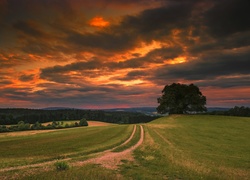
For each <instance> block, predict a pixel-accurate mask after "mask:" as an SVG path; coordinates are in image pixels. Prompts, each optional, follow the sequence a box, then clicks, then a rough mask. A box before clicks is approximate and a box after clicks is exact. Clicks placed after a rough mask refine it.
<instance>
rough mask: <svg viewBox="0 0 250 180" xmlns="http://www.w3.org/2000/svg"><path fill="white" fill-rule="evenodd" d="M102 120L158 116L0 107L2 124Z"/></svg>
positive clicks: (134, 120)
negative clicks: (83, 119)
mask: <svg viewBox="0 0 250 180" xmlns="http://www.w3.org/2000/svg"><path fill="white" fill-rule="evenodd" d="M82 118H85V119H87V120H94V121H102V122H109V123H120V124H132V123H146V122H150V121H152V120H154V119H156V118H158V117H157V116H148V115H145V114H143V113H137V112H123V111H119V112H108V111H102V110H80V109H59V110H42V109H22V108H20V109H19V108H6V109H0V125H13V124H18V122H20V121H23V122H24V123H30V124H35V123H36V122H39V123H45V122H52V121H70V120H80V119H82Z"/></svg>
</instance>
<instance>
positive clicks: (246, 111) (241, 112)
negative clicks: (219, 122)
mask: <svg viewBox="0 0 250 180" xmlns="http://www.w3.org/2000/svg"><path fill="white" fill-rule="evenodd" d="M208 114H212V115H225V116H243V117H250V108H249V107H244V106H241V107H239V106H235V107H234V108H231V109H229V110H227V111H212V112H208Z"/></svg>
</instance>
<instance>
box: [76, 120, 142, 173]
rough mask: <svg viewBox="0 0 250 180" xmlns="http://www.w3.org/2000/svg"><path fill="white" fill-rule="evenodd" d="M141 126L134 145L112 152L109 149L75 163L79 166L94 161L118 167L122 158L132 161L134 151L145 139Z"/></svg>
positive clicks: (105, 165)
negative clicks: (137, 139) (138, 137)
mask: <svg viewBox="0 0 250 180" xmlns="http://www.w3.org/2000/svg"><path fill="white" fill-rule="evenodd" d="M140 128H141V134H140V139H139V141H138V142H137V143H136V144H135V145H134V146H132V147H130V148H128V149H125V150H124V151H121V152H111V151H112V150H108V151H106V152H104V153H102V154H101V155H100V156H98V157H96V158H91V159H88V160H86V161H83V162H78V163H76V164H75V165H76V166H79V165H83V164H87V163H92V164H100V165H102V166H103V167H105V168H109V169H116V168H117V167H118V165H120V164H121V163H122V162H121V160H123V159H125V160H130V161H132V160H133V156H132V152H133V151H134V150H135V149H136V148H137V147H139V146H140V145H141V144H142V142H143V139H144V129H143V127H142V126H141V125H140ZM131 139H132V137H131ZM131 139H130V140H131ZM130 140H129V141H130ZM129 141H127V142H125V143H124V144H126V143H128V142H129Z"/></svg>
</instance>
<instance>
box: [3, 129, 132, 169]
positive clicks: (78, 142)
mask: <svg viewBox="0 0 250 180" xmlns="http://www.w3.org/2000/svg"><path fill="white" fill-rule="evenodd" d="M132 127H133V126H126V125H125V126H119V125H115V126H103V127H101V128H100V127H79V128H70V129H62V130H56V131H54V130H52V131H47V132H46V133H38V134H33V135H27V136H24V135H23V132H21V133H22V135H21V136H18V133H17V132H15V134H16V136H4V134H5V133H3V134H1V136H0V159H1V161H0V168H6V167H12V166H20V165H26V164H31V163H38V162H44V161H50V160H53V159H62V158H67V157H74V156H76V157H77V156H80V155H82V154H88V153H90V152H97V151H103V150H105V149H108V148H110V147H113V146H115V145H117V144H119V143H121V142H123V141H125V140H126V139H127V138H128V136H129V135H130V134H129V133H130V131H132ZM42 131H43V130H40V131H39V132H42ZM27 133H29V131H27Z"/></svg>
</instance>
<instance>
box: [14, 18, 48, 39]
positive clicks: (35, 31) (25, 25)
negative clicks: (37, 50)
mask: <svg viewBox="0 0 250 180" xmlns="http://www.w3.org/2000/svg"><path fill="white" fill-rule="evenodd" d="M13 27H14V28H15V29H17V30H19V31H21V32H23V33H25V34H28V35H30V36H34V37H36V38H42V37H44V33H43V32H42V31H41V30H40V28H39V27H38V26H37V25H36V24H35V23H33V22H26V21H18V22H16V23H14V25H13Z"/></svg>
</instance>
